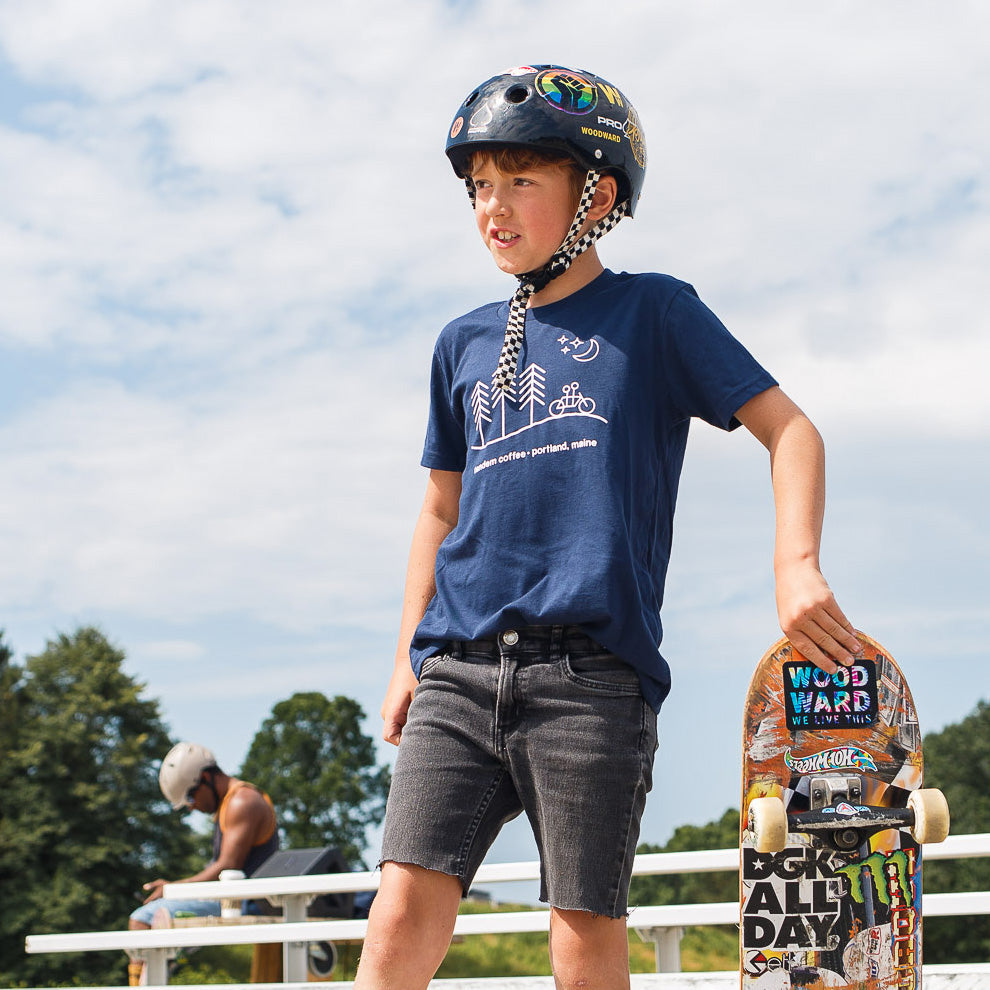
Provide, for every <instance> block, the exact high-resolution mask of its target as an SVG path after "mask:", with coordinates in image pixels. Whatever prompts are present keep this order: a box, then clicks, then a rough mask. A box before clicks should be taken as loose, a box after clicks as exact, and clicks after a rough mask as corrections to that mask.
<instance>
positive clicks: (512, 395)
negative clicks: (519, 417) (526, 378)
mask: <svg viewBox="0 0 990 990" xmlns="http://www.w3.org/2000/svg"><path fill="white" fill-rule="evenodd" d="M497 375H498V371H496V372H495V373H494V374H493V375H492V388H491V393H490V394H491V400H492V412H495V411H496V408H498V412H499V413H501V416H502V436H503V437H504V436H505V400H506V399H507V398H509V399H511V400H512V401H513V402H515V401H516V383H515V380H513V381H511V382H509V387H508V389H502V388H500V387H499V386H498V385H497V384H496V382H495V379H496V376H497Z"/></svg>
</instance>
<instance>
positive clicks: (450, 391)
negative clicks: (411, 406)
mask: <svg viewBox="0 0 990 990" xmlns="http://www.w3.org/2000/svg"><path fill="white" fill-rule="evenodd" d="M442 342H443V338H442V337H441V340H440V341H438V342H437V346H436V348H435V349H434V351H433V367H432V369H431V372H430V415H429V420H428V421H427V426H426V443H425V444H424V445H423V457H422V460H421V461H420V463H421V464H422V465H423V467H427V468H430V469H431V470H432V469H436V470H438V471H463V470H464V465H465V464H466V463H467V445H466V441H465V439H464V435H465V434H464V420H463V414H462V413H461V411H460V409H459V408H458V406H457V403H456V401H455V396H454V387H453V362H452V361H450V360H449V358H448V356H447V355H446V354H445V353H444V349H443V347H442Z"/></svg>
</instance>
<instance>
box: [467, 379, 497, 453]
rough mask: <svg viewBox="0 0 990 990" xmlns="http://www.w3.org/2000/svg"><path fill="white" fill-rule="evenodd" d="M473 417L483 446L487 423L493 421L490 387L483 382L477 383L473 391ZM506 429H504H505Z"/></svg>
mask: <svg viewBox="0 0 990 990" xmlns="http://www.w3.org/2000/svg"><path fill="white" fill-rule="evenodd" d="M471 417H472V419H473V420H474V425H475V428H476V429H477V431H478V437H479V439H480V441H481V446H482V447H484V445H485V425H484V424H485V423H490V422H491V421H492V417H491V409H490V407H489V405H488V386H487V385H485V383H484V382H483V381H477V382H475V385H474V388H473V389H472V390H471ZM503 429H504V428H503Z"/></svg>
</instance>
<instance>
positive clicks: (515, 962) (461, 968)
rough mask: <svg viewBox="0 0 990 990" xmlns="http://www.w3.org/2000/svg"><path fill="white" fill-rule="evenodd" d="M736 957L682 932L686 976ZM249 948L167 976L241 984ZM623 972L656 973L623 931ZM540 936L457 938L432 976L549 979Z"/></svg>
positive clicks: (708, 936)
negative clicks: (625, 967) (626, 968)
mask: <svg viewBox="0 0 990 990" xmlns="http://www.w3.org/2000/svg"><path fill="white" fill-rule="evenodd" d="M527 909H528V907H527V905H519V904H478V903H472V902H470V901H465V902H464V903H463V904H462V905H461V912H460V913H461V914H484V913H488V912H496V911H525V910H527ZM337 951H338V962H337V966H336V967H335V969H334V971H333V973H332V974H331V976H330V979H329V981H328V982H331V983H333V982H345V981H348V980H353V979H354V973H355V971H356V969H357V962H358V958H359V956H360V952H361V946H360V945H357V944H355V945H344V944H338V945H337ZM738 952H739V940H738V933H737V932H736V930H735V929H734V928H726V927H719V928H688V929H687V930H686V931H685V935H684V939H683V940H682V942H681V968H682V969H684V970H685V971H686V972H695V971H705V970H727V969H735V967H736V965H737V959H738ZM251 954H252V946H250V945H218V946H209V947H204V948H202V949H198V950H197V951H195V952H193V953H190V955H189V957H188V959H187V960H186V961H184V962H183V963H182V964H181V965H180V966H179V967H178V968H177V969H176V972H175V973H174V975H173V976H172V977H171V979H170V982H171V983H173V984H191V983H247V981H248V979H249V977H250V973H251ZM629 969H630V972H633V973H653V972H656V955H655V950H654V946H653V943H652V942H643V941H642V940H641V939H640V937H639V936H638V935H637V934H636V933H635V932H634V931H632V930H630V932H629ZM549 975H550V962H549V959H548V957H547V936H546V933H545V932H519V933H517V934H509V935H467V936H464V937H458V938H457V939H456V941H455V942H454V944H453V945H451V947H450V950H449V951H448V953H447V957H446V959H444V961H443V964H442V965H441V967H440V970H439V972H438V973H437V976H438V977H440V978H446V979H454V978H458V977H460V978H465V977H479V978H480V977H486V976H487V977H498V976H549Z"/></svg>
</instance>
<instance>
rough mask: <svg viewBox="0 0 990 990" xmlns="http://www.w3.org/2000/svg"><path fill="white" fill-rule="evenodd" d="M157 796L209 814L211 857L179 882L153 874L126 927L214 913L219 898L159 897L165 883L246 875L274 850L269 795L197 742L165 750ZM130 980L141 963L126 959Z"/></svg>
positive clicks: (275, 842) (217, 910)
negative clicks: (222, 765)
mask: <svg viewBox="0 0 990 990" xmlns="http://www.w3.org/2000/svg"><path fill="white" fill-rule="evenodd" d="M158 784H159V786H160V787H161V790H162V794H164V795H165V797H166V798H167V799H168V800H169V802H170V803H171V805H172V807H173V808H174V809H175V810H176V811H180V810H184V809H192V810H193V811H202V812H204V813H205V814H208V815H213V821H214V828H213V859H212V860H210V862H209V863H207V865H206V866H205V867H203V869H202V870H200V871H199V873H196V874H194V875H193V876H191V877H182V878H181V879H179V880H164V879H162V878H158V879H156V880H151V881H149V882H148V883H146V884H144V886H143V888H142V889H143V890H144V891H146V892H147V895H148V896H147V897H146V898H145V899H144V903H143V904H142V905H141V907H139V908H136V909H135V910H134V911H132V912H131V916H130V920H129V921H128V926H127V927H128V928H130V929H131V930H132V931H136V930H140V929H145V928H151V927H152V922H153V920H154V919H155V916H156V915H159V912H167V913H168V915H169V916H170V917H173V918H174V917H175V915H176V913H177V912H182V913H183V914H186V915H196V916H198V917H204V916H208V915H219V914H220V901H219V900H193V899H189V900H183V899H177V898H164V897H162V888H163V887H164V886H165V884H166V883H198V882H200V881H207V880H216V879H218V878H219V876H220V873H221V871H222V870H241V871H242V872H243V873H244V875H245V876H248V877H249V876H251V874H252V873H254V871H255V870H256V869H257V868H258V867H259V866H260V865H261V864H262V863H263V862H264V861H265V860H266V859H268V857H269V856H270V855H271V854H272V853H273V852H275V850H276V849H278V823H277V821H276V818H275V809H274V807H273V806H272V801H271V798H270V797H269V796H268V795H267V794H265V793H264V792H263V791H261V790H259V789H258V788H257V787H255V786H254V784H249V783H248V782H247V781H244V780H239V779H238V778H236V777H231V776H229V775H228V774H226V773H224V772H223V771H222V770H221V769H220V767H219V766H217V760H216V757H215V756H214V755H213V753H212V752H211V751H210V750H208V749H207V748H206V747H205V746H201V745H199V743H191V742H180V743H178V744H177V745H175V746H173V747H172V749H170V750H169V752H168V754H167V755H166V757H165V759H163V760H162V767H161V770H160V771H159V774H158ZM131 966H132V971H131V982H132V984H133V983H134V982H136V979H135V977H138V978H139V972H140V969H141V967H142V964H141V963H132V964H131Z"/></svg>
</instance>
